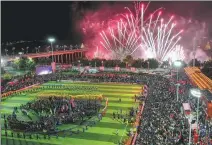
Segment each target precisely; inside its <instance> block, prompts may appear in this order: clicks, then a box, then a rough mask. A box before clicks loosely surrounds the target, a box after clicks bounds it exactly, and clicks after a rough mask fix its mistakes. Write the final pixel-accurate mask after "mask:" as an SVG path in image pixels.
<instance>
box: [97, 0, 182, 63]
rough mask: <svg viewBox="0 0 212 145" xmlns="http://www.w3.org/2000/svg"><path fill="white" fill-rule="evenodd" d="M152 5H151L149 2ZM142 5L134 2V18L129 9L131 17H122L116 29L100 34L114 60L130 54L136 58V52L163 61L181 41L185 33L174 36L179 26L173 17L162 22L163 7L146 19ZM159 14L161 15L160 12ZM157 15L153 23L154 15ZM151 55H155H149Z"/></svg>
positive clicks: (102, 43) (103, 43) (128, 15)
mask: <svg viewBox="0 0 212 145" xmlns="http://www.w3.org/2000/svg"><path fill="white" fill-rule="evenodd" d="M148 5H149V3H148ZM148 5H147V7H145V6H144V5H143V4H141V3H135V12H136V13H135V15H133V13H132V11H131V10H130V9H129V8H127V7H126V9H127V10H128V12H129V14H126V15H124V14H121V16H122V19H120V20H119V21H118V22H117V26H116V27H115V28H111V27H109V28H108V32H105V31H102V32H101V33H100V35H101V37H102V39H103V41H101V42H100V43H101V45H102V46H103V47H104V48H105V49H107V50H109V51H110V52H111V55H112V58H115V59H123V58H124V57H126V56H127V55H133V56H134V55H135V54H136V53H135V52H136V50H137V49H141V50H145V51H146V52H147V53H148V54H149V55H151V56H153V58H156V59H158V60H159V61H164V60H165V59H166V58H167V55H168V54H170V53H172V51H175V48H176V47H175V46H176V45H177V43H178V42H179V41H180V39H181V37H180V36H179V35H180V34H181V33H182V30H181V31H180V32H178V33H177V34H173V31H172V30H173V29H174V27H175V26H176V24H175V23H172V20H173V16H172V17H171V18H170V19H169V21H168V22H167V23H164V19H162V18H161V19H160V16H161V11H159V10H160V9H161V8H159V9H157V10H156V11H154V12H153V13H152V14H151V15H150V17H148V18H147V19H144V14H145V11H146V9H147V8H148ZM158 11H159V12H158ZM157 12H158V15H157V17H156V19H155V20H154V19H153V17H154V14H155V13H157ZM150 53H152V54H150Z"/></svg>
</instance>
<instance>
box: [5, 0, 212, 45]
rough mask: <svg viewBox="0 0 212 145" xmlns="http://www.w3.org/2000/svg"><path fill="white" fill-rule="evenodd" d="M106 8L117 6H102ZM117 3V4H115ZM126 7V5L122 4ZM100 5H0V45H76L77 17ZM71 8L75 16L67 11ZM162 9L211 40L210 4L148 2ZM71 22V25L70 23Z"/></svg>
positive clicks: (211, 19)
mask: <svg viewBox="0 0 212 145" xmlns="http://www.w3.org/2000/svg"><path fill="white" fill-rule="evenodd" d="M104 3H109V4H110V5H114V4H117V2H104ZM118 3H121V2H118ZM124 3H126V6H127V3H129V2H124ZM102 4H103V2H41V1H36V2H29V1H28V2H24V1H23V2H6V1H4V2H1V9H2V11H1V16H2V17H1V22H2V27H1V30H2V41H4V40H6V41H8V40H44V39H45V38H46V37H48V36H49V35H51V36H52V35H53V36H55V37H56V38H57V39H59V40H72V41H73V42H74V41H76V42H77V41H80V39H81V37H80V34H79V33H78V32H77V31H76V30H75V24H76V22H75V21H76V19H80V17H79V16H80V15H78V13H79V12H80V11H81V10H82V9H83V10H85V9H86V10H89V9H97V8H98V7H99V6H100V5H102ZM71 6H72V8H73V7H75V8H76V9H75V12H74V11H73V9H72V11H71ZM161 6H163V7H165V8H166V10H165V11H166V12H170V13H175V14H177V15H180V16H183V17H188V18H189V17H192V18H194V19H197V20H200V21H205V22H207V23H208V26H210V27H209V35H210V37H212V2H171V1H170V2H152V3H151V7H153V8H154V7H161ZM70 19H71V21H70Z"/></svg>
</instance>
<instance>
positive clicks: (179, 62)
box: [174, 60, 182, 81]
mask: <svg viewBox="0 0 212 145" xmlns="http://www.w3.org/2000/svg"><path fill="white" fill-rule="evenodd" d="M174 66H175V67H176V68H177V81H178V79H179V78H178V73H179V68H180V67H181V66H182V62H181V61H179V60H177V61H175V62H174Z"/></svg>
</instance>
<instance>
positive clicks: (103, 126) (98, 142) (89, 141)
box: [1, 82, 141, 145]
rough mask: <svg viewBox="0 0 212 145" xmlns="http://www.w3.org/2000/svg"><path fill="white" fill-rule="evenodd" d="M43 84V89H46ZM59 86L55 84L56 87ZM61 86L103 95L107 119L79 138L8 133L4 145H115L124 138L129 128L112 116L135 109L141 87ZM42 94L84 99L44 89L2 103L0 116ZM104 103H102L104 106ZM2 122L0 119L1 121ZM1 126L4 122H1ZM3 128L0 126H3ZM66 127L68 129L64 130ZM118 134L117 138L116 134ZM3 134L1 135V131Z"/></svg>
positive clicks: (70, 92) (73, 92)
mask: <svg viewBox="0 0 212 145" xmlns="http://www.w3.org/2000/svg"><path fill="white" fill-rule="evenodd" d="M46 84H55V82H49V83H46ZM46 84H43V85H46ZM56 84H58V83H56ZM60 84H66V85H73V86H97V87H98V91H97V92H96V94H98V93H99V94H103V95H104V96H105V97H106V98H108V99H109V104H108V109H107V113H106V115H105V116H104V117H103V119H102V120H101V121H100V122H97V124H96V125H94V126H93V127H88V130H86V131H85V132H84V133H83V132H80V133H79V134H73V135H71V136H70V135H67V136H66V137H59V138H58V139H57V138H56V137H51V139H50V140H49V139H38V140H37V139H35V137H33V139H29V138H26V139H23V137H22V138H17V137H13V138H12V137H11V135H10V133H8V134H9V135H8V137H7V138H6V137H5V136H2V140H1V142H2V144H3V145H6V144H7V145H50V144H51V145H54V144H55V145H56V144H58V145H114V144H117V143H118V141H120V139H121V138H122V136H123V139H124V138H126V130H129V128H130V125H128V126H127V127H126V124H124V123H122V122H120V121H118V120H113V119H112V113H113V112H117V111H119V110H120V109H122V110H123V113H126V111H128V110H129V108H130V107H133V106H137V104H135V103H134V95H135V94H138V93H139V92H140V90H141V86H139V85H132V84H104V83H77V82H75V83H72V82H60ZM45 93H55V94H61V93H64V94H66V93H68V94H73V95H83V94H82V93H80V92H76V91H72V90H64V91H61V89H59V90H57V89H47V90H45V91H42V92H41V91H40V92H39V91H38V92H34V93H26V94H25V95H16V96H14V97H11V98H8V99H6V100H4V101H3V102H1V114H11V113H12V110H13V107H15V106H20V105H21V104H26V103H27V102H28V101H30V100H34V99H35V98H36V96H39V95H41V94H45ZM119 98H121V100H122V101H121V102H118V99H119ZM104 103H105V102H104ZM2 120H3V119H1V121H2ZM2 122H3V121H2ZM2 124H3V123H2ZM66 127H68V126H66ZM117 129H118V130H119V134H118V135H116V134H115V131H116V130H117ZM2 134H4V131H2Z"/></svg>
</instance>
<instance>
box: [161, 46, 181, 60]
mask: <svg viewBox="0 0 212 145" xmlns="http://www.w3.org/2000/svg"><path fill="white" fill-rule="evenodd" d="M184 59H185V55H184V49H183V47H182V46H180V45H176V46H175V48H174V49H173V51H171V52H170V53H168V54H167V55H166V58H165V60H170V61H171V62H174V61H176V60H184Z"/></svg>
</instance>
